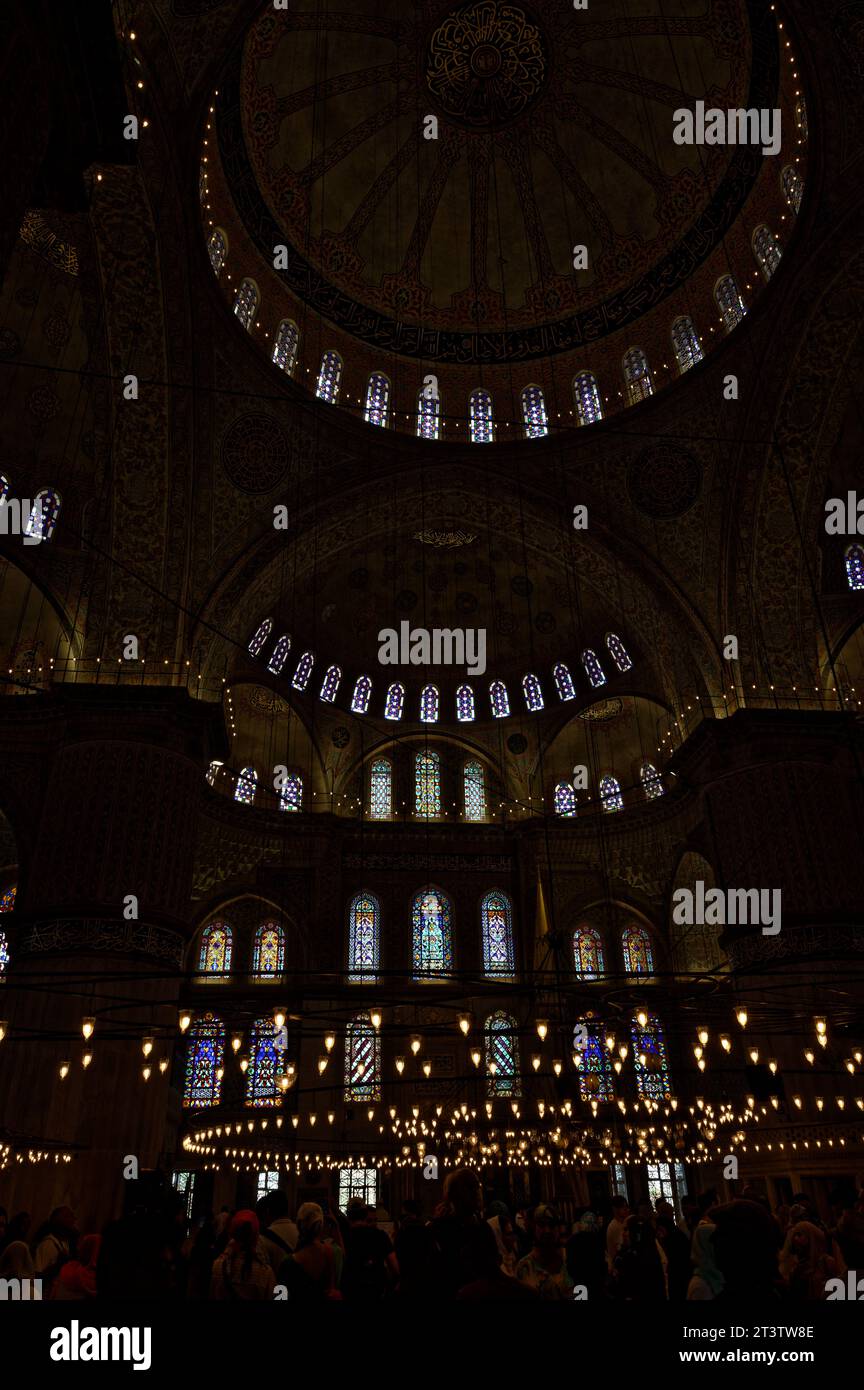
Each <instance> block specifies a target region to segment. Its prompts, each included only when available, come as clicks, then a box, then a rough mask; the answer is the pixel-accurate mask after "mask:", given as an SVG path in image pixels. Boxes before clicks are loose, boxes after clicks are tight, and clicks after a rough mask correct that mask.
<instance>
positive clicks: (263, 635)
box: [249, 618, 273, 656]
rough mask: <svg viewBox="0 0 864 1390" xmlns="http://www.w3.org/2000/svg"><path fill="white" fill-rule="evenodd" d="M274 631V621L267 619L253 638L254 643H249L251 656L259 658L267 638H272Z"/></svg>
mask: <svg viewBox="0 0 864 1390" xmlns="http://www.w3.org/2000/svg"><path fill="white" fill-rule="evenodd" d="M272 631H273V619H272V618H265V619H264V621H263V623H262V624H261V626H260V627H259V628H258V631H257V632H256V633H255V636H254V637H253V638H252V641H251V642H250V643H249V655H250V656H258V654H259V652H260V651H261V648H262V647H263V646H264V643H265V642H266V641H267V638H268V637H269V636H270V633H271V632H272Z"/></svg>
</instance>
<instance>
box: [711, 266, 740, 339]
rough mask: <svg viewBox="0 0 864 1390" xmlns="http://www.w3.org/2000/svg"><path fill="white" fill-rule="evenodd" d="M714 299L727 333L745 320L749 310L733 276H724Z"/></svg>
mask: <svg viewBox="0 0 864 1390" xmlns="http://www.w3.org/2000/svg"><path fill="white" fill-rule="evenodd" d="M714 298H715V299H716V301H717V307H718V308H719V310H720V313H721V314H722V315H723V322H724V324H725V325H726V329H727V332H731V331H732V329H733V328H735V327H737V325H738V324H739V323H741V321H742V319H743V318H744V316H745V314H746V313H747V310H746V309H745V308H744V301H743V299H742V298H741V295H740V294H739V292H738V286H737V285H736V284H735V281H734V280H733V278H732V276H731V275H722V276H721V277H720V279H719V280H718V281H717V284H716V285H715V286H714Z"/></svg>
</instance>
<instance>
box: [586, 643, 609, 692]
mask: <svg viewBox="0 0 864 1390" xmlns="http://www.w3.org/2000/svg"><path fill="white" fill-rule="evenodd" d="M582 665H583V666H584V667H585V674H586V676H587V677H588V679H589V681H590V682H591V685H592V686H593V688H594V689H595V690H596V689H597V687H598V686H600V685H605V684H606V677H605V675H604V673H603V667H602V666H601V665H600V662H599V661H598V660H597V653H596V652H592V651H591V649H590V647H588V648H586V650H585V651H584V652H583V653H582Z"/></svg>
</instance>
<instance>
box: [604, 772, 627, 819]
mask: <svg viewBox="0 0 864 1390" xmlns="http://www.w3.org/2000/svg"><path fill="white" fill-rule="evenodd" d="M600 803H601V805H602V807H603V810H604V811H623V810H624V798H623V797H622V795H621V787H620V786H619V784H618V780H617V778H615V777H612V776H610V775H609V774H608V773H607V774H606V776H605V777H601V778H600Z"/></svg>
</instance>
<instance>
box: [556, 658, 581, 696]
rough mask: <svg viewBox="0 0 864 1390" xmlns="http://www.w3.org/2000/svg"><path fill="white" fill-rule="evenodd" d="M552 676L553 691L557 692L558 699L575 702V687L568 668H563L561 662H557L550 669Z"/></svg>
mask: <svg viewBox="0 0 864 1390" xmlns="http://www.w3.org/2000/svg"><path fill="white" fill-rule="evenodd" d="M552 675H553V676H554V678H555V689H556V690H557V691H558V696H559V699H561V700H575V699H576V687H575V685H574V684H573V677H572V676H571V674H570V668H569V667H568V666H565V665H564V662H563V661H559V662H558V664H557V665H556V666H554V667H553V668H552Z"/></svg>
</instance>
